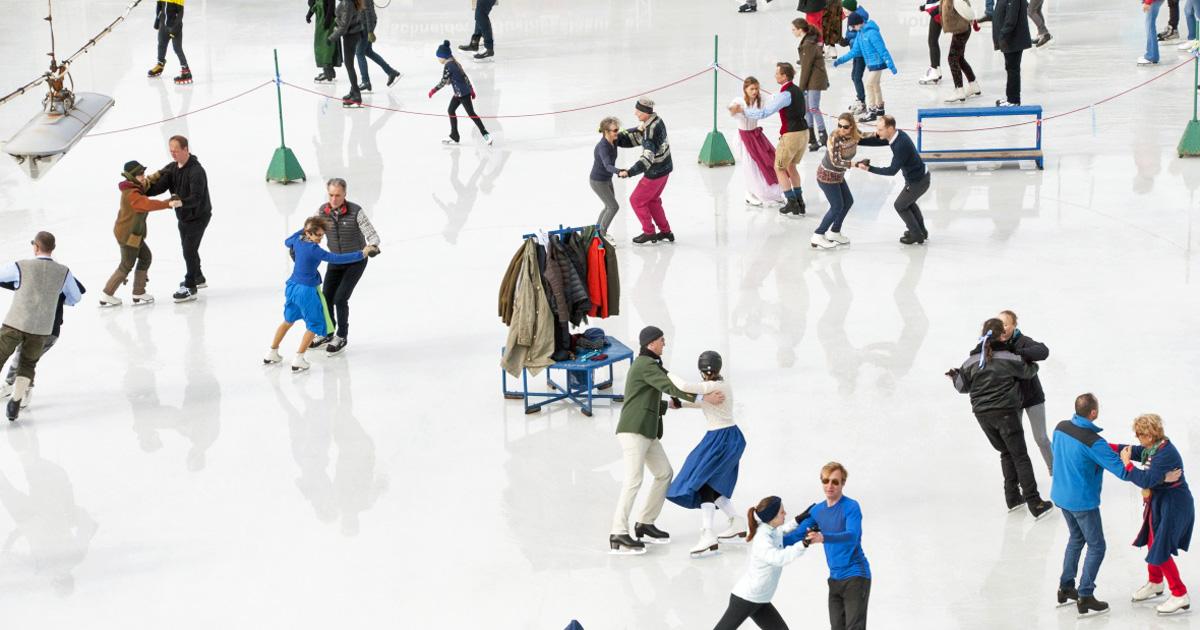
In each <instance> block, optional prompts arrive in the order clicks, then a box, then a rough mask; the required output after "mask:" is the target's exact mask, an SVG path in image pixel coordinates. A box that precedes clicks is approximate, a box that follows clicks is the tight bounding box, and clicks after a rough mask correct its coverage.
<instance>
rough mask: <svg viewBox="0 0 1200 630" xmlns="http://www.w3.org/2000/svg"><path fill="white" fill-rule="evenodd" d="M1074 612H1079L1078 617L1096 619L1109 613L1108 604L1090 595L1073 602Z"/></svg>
mask: <svg viewBox="0 0 1200 630" xmlns="http://www.w3.org/2000/svg"><path fill="white" fill-rule="evenodd" d="M1075 610H1077V611H1078V612H1079V617H1080V618H1081V619H1082V618H1084V617H1096V616H1099V615H1103V614H1104V613H1106V612H1108V611H1109V608H1108V602H1102V601H1100V600H1098V599H1096V598H1095V597H1092V596H1091V595H1084V596H1083V597H1080V598H1079V601H1078V602H1075Z"/></svg>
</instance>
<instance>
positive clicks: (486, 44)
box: [458, 0, 498, 59]
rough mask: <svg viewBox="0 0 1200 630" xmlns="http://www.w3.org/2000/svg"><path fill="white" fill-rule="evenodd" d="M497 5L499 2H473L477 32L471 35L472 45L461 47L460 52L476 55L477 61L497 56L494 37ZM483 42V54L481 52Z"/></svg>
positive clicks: (487, 0)
mask: <svg viewBox="0 0 1200 630" xmlns="http://www.w3.org/2000/svg"><path fill="white" fill-rule="evenodd" d="M497 4H498V2H497V0H471V6H472V7H474V8H475V31H474V32H473V33H471V43H469V44H463V45H461V46H459V47H458V49H459V50H462V51H466V52H473V53H475V59H487V58H488V57H494V56H495V55H496V42H495V41H494V40H493V37H492V9H494V8H496V5H497ZM481 41H482V42H483V52H479V44H480V42H481Z"/></svg>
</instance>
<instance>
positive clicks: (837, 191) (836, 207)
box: [817, 180, 854, 234]
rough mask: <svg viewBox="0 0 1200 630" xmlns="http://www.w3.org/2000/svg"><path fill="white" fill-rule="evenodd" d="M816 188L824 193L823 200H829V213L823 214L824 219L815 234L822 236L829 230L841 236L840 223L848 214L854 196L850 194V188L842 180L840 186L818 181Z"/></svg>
mask: <svg viewBox="0 0 1200 630" xmlns="http://www.w3.org/2000/svg"><path fill="white" fill-rule="evenodd" d="M817 187H819V188H820V189H821V192H823V193H825V199H827V200H829V211H828V212H826V213H825V216H824V217H821V225H819V226H817V234H824V233H825V232H827V231H828V230H830V229H831V228H832V229H833V231H834V232H837V233H839V234H841V232H842V221H844V220H845V219H846V215H847V214H849V213H850V206H852V205H854V195H851V194H850V187H849V186H847V185H846V182H845V181H844V180H843V181H842V183H840V184H826V183H825V182H822V181H818V182H817Z"/></svg>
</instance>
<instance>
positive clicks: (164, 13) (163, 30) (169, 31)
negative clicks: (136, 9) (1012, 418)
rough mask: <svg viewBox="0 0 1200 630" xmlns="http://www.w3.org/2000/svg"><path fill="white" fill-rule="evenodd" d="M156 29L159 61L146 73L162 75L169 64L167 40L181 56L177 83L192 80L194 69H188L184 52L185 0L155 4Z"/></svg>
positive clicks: (163, 0) (155, 75)
mask: <svg viewBox="0 0 1200 630" xmlns="http://www.w3.org/2000/svg"><path fill="white" fill-rule="evenodd" d="M154 30H156V31H158V63H156V64H154V67H153V68H150V71H149V72H147V73H146V76H148V77H150V78H155V77H158V76H161V75H162V73H163V68H165V67H166V65H167V42H168V41H169V42H171V47H172V48H173V49H174V50H175V56H176V57H178V58H179V76H177V77H175V83H176V84H179V85H185V84H188V83H191V82H192V71H191V70H189V69H188V61H187V56H186V55H184V54H183V0H158V2H157V3H156V4H155V5H154Z"/></svg>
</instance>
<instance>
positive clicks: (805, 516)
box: [796, 503, 817, 525]
mask: <svg viewBox="0 0 1200 630" xmlns="http://www.w3.org/2000/svg"><path fill="white" fill-rule="evenodd" d="M816 505H817V504H816V503H814V504H812V505H810V506H808V507H807V508H805V509H804V511H803V512H801V513H799V514H797V515H796V524H797V525H799V524H800V523H803V522H804V521H806V520H807V519H808V517H810V516H812V509H813V508H814V507H816Z"/></svg>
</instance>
